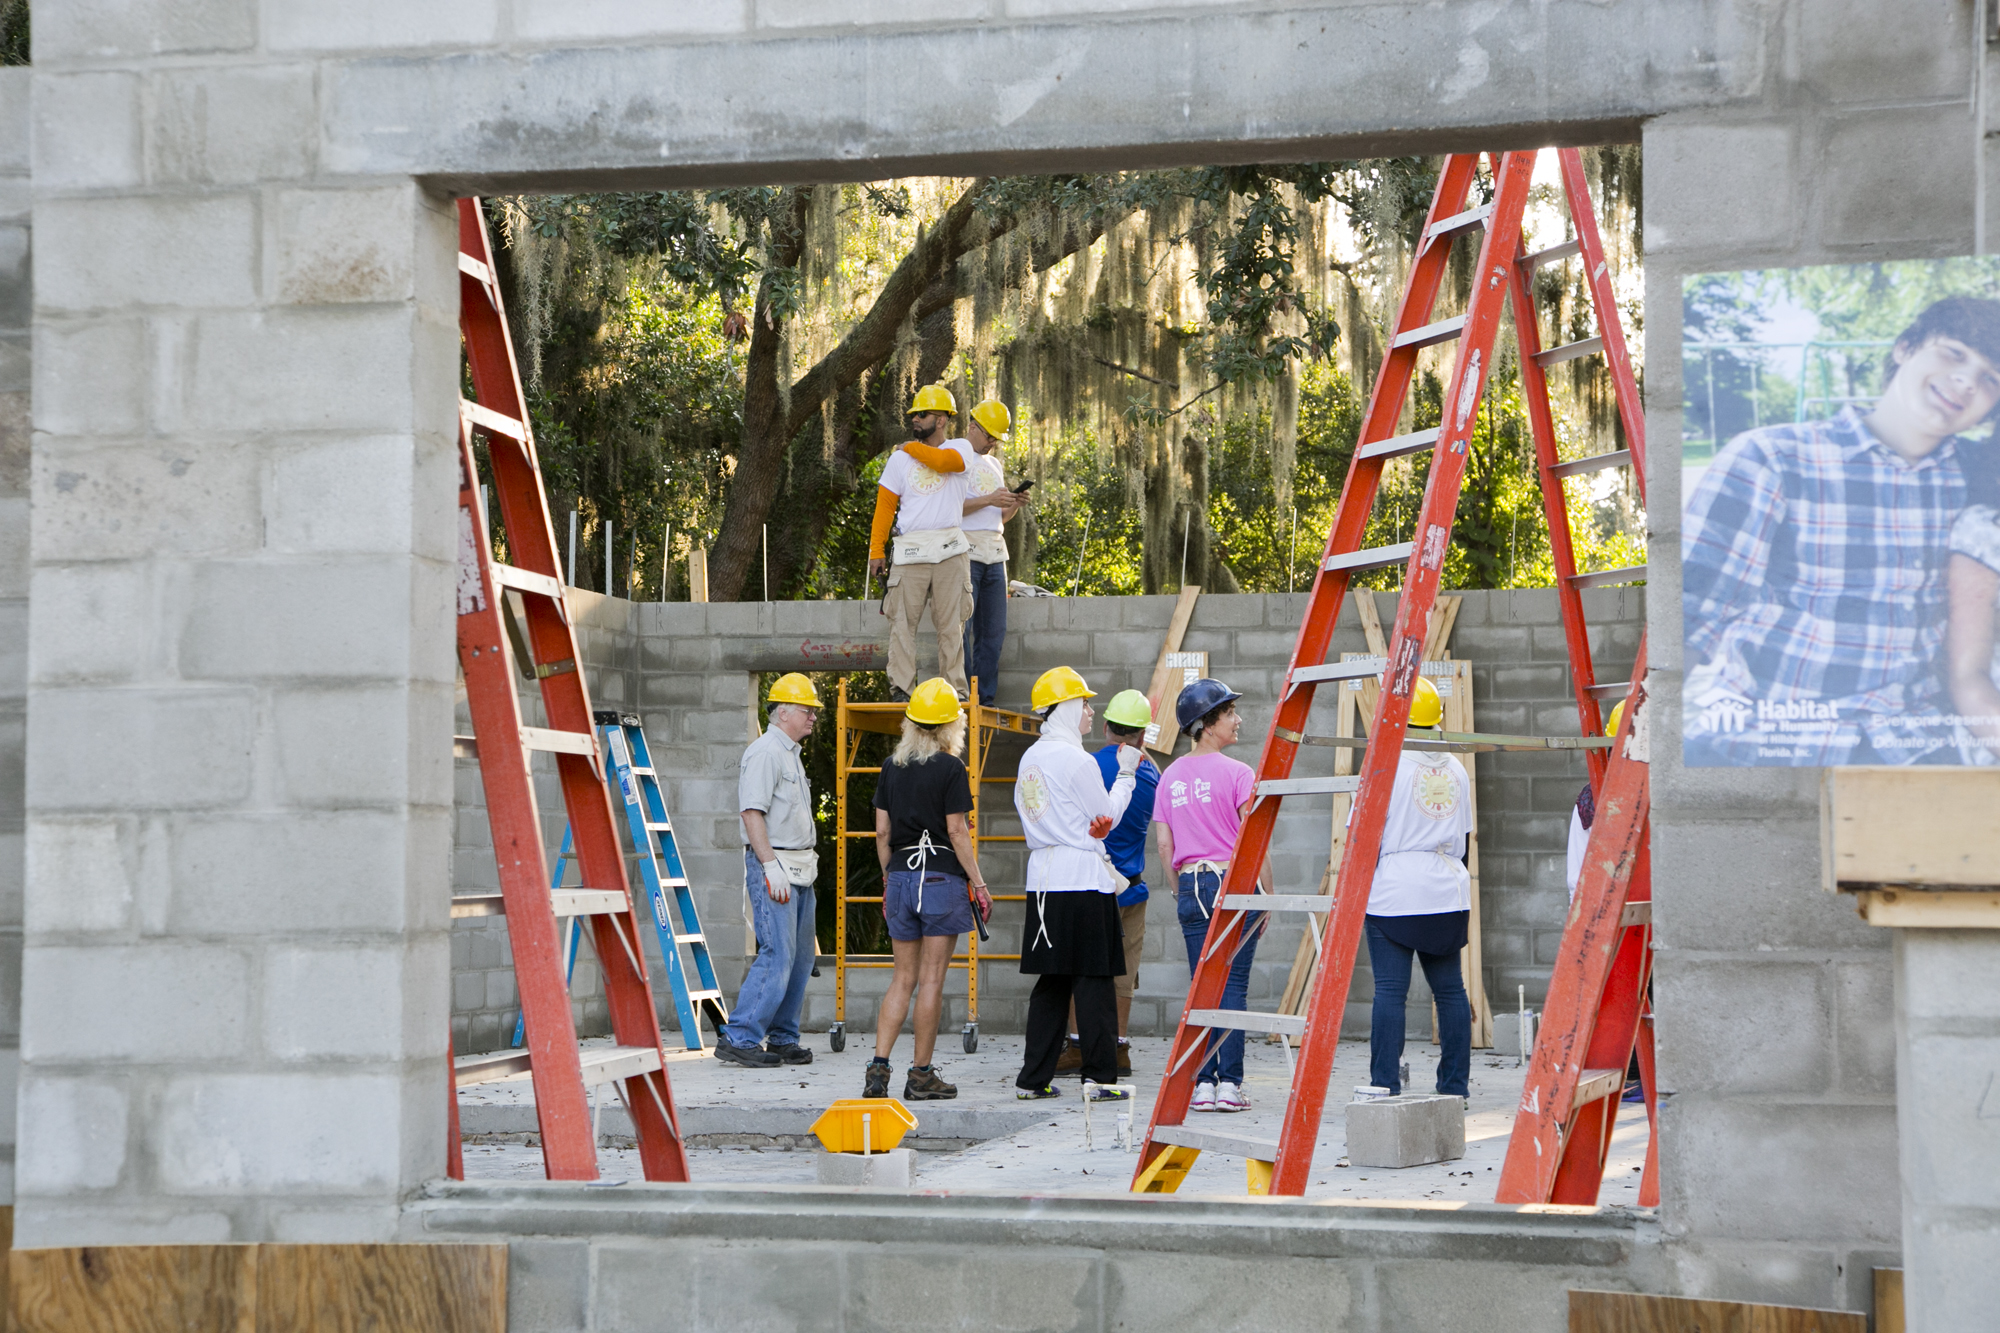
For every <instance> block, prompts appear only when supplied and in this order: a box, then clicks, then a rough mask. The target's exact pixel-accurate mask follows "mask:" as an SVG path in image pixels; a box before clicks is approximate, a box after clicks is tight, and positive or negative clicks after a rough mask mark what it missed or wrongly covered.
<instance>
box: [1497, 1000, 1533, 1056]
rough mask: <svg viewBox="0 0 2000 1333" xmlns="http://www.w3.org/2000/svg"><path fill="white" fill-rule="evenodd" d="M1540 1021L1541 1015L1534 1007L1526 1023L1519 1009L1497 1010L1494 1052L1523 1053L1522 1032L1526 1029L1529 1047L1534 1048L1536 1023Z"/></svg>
mask: <svg viewBox="0 0 2000 1333" xmlns="http://www.w3.org/2000/svg"><path fill="white" fill-rule="evenodd" d="M1540 1021H1541V1015H1540V1014H1539V1013H1537V1012H1536V1011H1535V1010H1533V1009H1530V1010H1528V1021H1527V1022H1526V1023H1525V1024H1523V1023H1522V1021H1521V1013H1520V1010H1519V1009H1502V1010H1500V1011H1498V1012H1496V1013H1495V1014H1494V1015H1493V1054H1495V1055H1506V1056H1515V1057H1519V1056H1520V1055H1522V1054H1523V1052H1522V1050H1521V1034H1522V1032H1523V1031H1524V1030H1525V1031H1526V1033H1527V1037H1528V1046H1529V1049H1530V1050H1532V1049H1533V1047H1534V1041H1535V1025H1536V1024H1537V1023H1539V1022H1540Z"/></svg>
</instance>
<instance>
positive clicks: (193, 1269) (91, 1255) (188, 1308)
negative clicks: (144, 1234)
mask: <svg viewBox="0 0 2000 1333" xmlns="http://www.w3.org/2000/svg"><path fill="white" fill-rule="evenodd" d="M7 1270H8V1284H9V1292H8V1298H9V1299H8V1313H9V1320H8V1329H9V1333H72V1331H73V1330H76V1329H91V1330H93V1333H182V1330H186V1329H202V1330H215V1331H216V1333H350V1331H353V1333H358V1331H359V1330H364V1329H391V1328H393V1329H396V1330H398V1331H399V1333H504V1330H505V1329H506V1327H507V1247H506V1246H505V1245H92V1246H81V1247H76V1248H70V1249H52V1250H15V1251H13V1253H12V1254H10V1255H9V1256H8V1265H7Z"/></svg>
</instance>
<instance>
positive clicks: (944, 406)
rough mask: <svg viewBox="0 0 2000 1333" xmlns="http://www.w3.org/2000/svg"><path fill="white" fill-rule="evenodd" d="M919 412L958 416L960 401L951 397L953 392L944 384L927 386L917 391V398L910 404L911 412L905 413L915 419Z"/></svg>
mask: <svg viewBox="0 0 2000 1333" xmlns="http://www.w3.org/2000/svg"><path fill="white" fill-rule="evenodd" d="M919 412H949V413H951V414H952V415H953V416H957V415H958V400H957V399H955V398H953V397H952V396H951V390H950V389H947V388H945V387H944V385H942V384H926V385H925V386H924V387H923V388H921V389H919V390H917V396H916V398H915V399H913V400H912V401H911V403H910V410H909V411H907V412H905V413H903V415H904V416H906V417H913V416H915V415H916V414H917V413H919Z"/></svg>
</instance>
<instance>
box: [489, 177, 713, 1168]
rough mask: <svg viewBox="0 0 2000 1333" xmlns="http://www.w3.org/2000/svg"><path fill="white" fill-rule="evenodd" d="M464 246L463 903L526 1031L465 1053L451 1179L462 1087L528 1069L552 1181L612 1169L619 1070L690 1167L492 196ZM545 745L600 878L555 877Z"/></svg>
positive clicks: (621, 1090) (630, 1101)
mask: <svg viewBox="0 0 2000 1333" xmlns="http://www.w3.org/2000/svg"><path fill="white" fill-rule="evenodd" d="M458 248H459V256H458V270H459V327H460V331H461V332H462V333H463V335H464V339H465V353H466V359H467V361H468V362H469V363H470V365H471V369H472V384H473V392H474V393H475V395H476V396H477V399H478V401H476V402H470V401H463V400H461V402H460V403H459V449H458V455H459V477H458V586H457V607H458V662H459V668H460V670H461V671H462V672H463V673H464V676H465V691H466V700H467V703H468V704H469V706H470V708H471V711H472V728H473V733H474V739H475V741H476V743H477V749H478V755H479V777H480V781H481V783H482V784H484V786H485V789H486V812H487V816H488V818H489V819H490V821H491V823H492V826H493V851H494V855H495V857H496V858H497V859H498V861H499V865H500V892H499V893H497V894H479V895H460V896H456V897H454V898H453V900H452V915H453V916H454V917H457V916H487V915H494V914H498V913H504V914H505V915H506V917H507V940H508V945H509V947H510V949H511V950H512V952H513V956H514V982H515V986H516V988H517V989H518V990H519V992H520V997H521V1016H522V1020H523V1023H524V1024H525V1026H526V1029H527V1041H526V1044H525V1045H524V1046H522V1047H521V1048H519V1049H514V1050H506V1051H498V1052H495V1053H493V1054H490V1055H468V1056H463V1057H461V1058H459V1059H457V1060H455V1061H453V1068H452V1084H453V1086H452V1093H451V1118H450V1135H451V1163H450V1169H451V1175H452V1176H453V1178H454V1179H463V1178H464V1175H465V1169H464V1162H463V1158H462V1155H461V1152H460V1147H459V1131H458V1092H457V1090H458V1089H459V1088H462V1087H466V1086H468V1085H470V1084H474V1083H486V1082H493V1081H497V1080H500V1079H509V1078H518V1077H520V1076H521V1075H523V1074H525V1075H527V1076H528V1077H529V1078H530V1079H532V1080H533V1083H534V1090H535V1115H536V1118H537V1120H538V1121H539V1123H540V1128H541V1142H542V1161H543V1163H544V1165H545V1167H546V1169H547V1171H548V1177H549V1179H551V1180H595V1179H597V1143H596V1133H595V1129H594V1127H593V1123H592V1119H591V1108H590V1105H589V1100H588V1098H589V1094H588V1092H587V1089H589V1088H595V1087H598V1086H600V1085H602V1084H606V1083H609V1084H611V1085H612V1086H613V1087H614V1088H615V1089H616V1090H617V1092H618V1095H619V1097H620V1098H621V1100H622V1101H623V1102H624V1104H625V1109H626V1111H627V1112H628V1113H629V1114H630V1115H631V1117H632V1123H633V1126H634V1128H635V1130H636V1133H637V1137H638V1141H639V1160H640V1164H641V1166H642V1168H643V1170H644V1172H645V1176H646V1179H648V1180H686V1179H687V1178H688V1169H687V1153H686V1150H685V1146H684V1144H683V1143H682V1140H681V1135H680V1123H679V1117H678V1116H677V1114H676V1113H675V1110H674V1098H673V1089H672V1088H671V1087H670V1086H669V1084H668V1081H667V1069H666V1058H665V1052H664V1051H663V1050H662V1049H661V1046H660V1024H659V1016H658V1014H657V1012H656V1011H655V1010H654V1008H653V991H652V987H651V986H650V985H648V984H647V981H646V963H645V954H644V952H643V951H642V948H641V945H640V940H641V939H642V936H641V934H640V928H639V922H638V919H637V917H636V916H635V915H634V914H633V911H632V897H631V893H630V891H629V887H628V885H627V883H626V879H625V857H624V850H623V848H622V847H621V846H620V845H619V841H618V825H617V820H616V817H615V815H614V814H613V812H612V809H611V796H610V792H609V789H608V788H607V787H606V785H605V781H604V756H603V754H602V753H601V752H600V751H599V748H598V739H597V733H596V729H595V728H594V727H593V725H592V722H591V710H590V694H589V691H588V690H587V689H586V687H585V685H584V679H583V673H582V672H581V671H579V670H578V669H577V660H578V659H577V644H576V633H575V629H574V627H573V626H572V625H571V623H570V619H569V608H568V606H567V604H566V603H565V601H564V598H563V585H562V578H561V575H560V572H559V566H558V565H557V563H556V541H555V529H554V528H553V527H552V526H551V525H550V523H549V506H548V497H547V496H546V495H545V494H544V493H543V491H542V476H541V470H540V468H539V467H538V466H537V464H536V461H535V442H534V437H533V435H532V433H531V432H530V430H529V428H528V413H527V404H526V401H525V399H524V398H523V396H522V393H521V379H520V374H519V371H518V369H517V367H516V366H515V364H514V345H513V342H512V341H511V340H510V339H509V337H508V333H507V313H506V310H505V309H504V308H503V306H502V304H501V299H500V289H499V286H498V285H497V283H496V282H495V279H494V272H493V252H492V247H491V245H490V243H489V241H488V238H487V234H486V222H485V219H484V218H483V217H482V216H481V214H480V209H479V201H478V200H477V199H461V200H459V201H458ZM475 435H476V436H478V437H480V438H483V439H484V440H485V442H486V446H487V455H488V458H489V460H490V463H491V468H492V478H493V494H494V497H495V498H496V499H497V500H498V501H499V508H500V522H501V524H502V525H503V527H504V531H505V537H506V542H507V555H508V559H509V560H510V561H511V563H510V564H505V565H503V564H499V563H498V562H496V561H495V560H494V559H493V552H492V548H491V546H490V543H489V538H488V533H489V529H488V527H487V523H486V515H485V513H484V512H483V511H484V506H483V504H482V503H481V498H480V488H479V481H478V477H479V473H478V469H477V464H476V456H475V453H474V449H473V441H474V437H475ZM509 592H512V593H513V594H515V595H517V596H518V597H519V598H520V602H521V608H522V612H523V615H522V617H521V618H522V620H523V621H524V622H525V626H524V629H525V632H524V633H523V635H522V638H521V640H520V642H521V644H522V645H523V646H524V647H525V648H526V649H527V656H528V657H529V659H530V660H529V661H525V662H521V663H519V664H518V665H519V669H520V670H521V671H522V674H523V675H532V677H533V678H534V679H535V680H536V681H537V682H538V684H539V685H540V687H541V692H542V707H543V710H544V712H545V713H546V714H547V721H548V725H547V726H546V727H529V726H524V725H522V722H521V710H520V703H519V700H518V699H517V698H516V696H515V693H514V672H515V670H516V664H515V663H514V662H512V661H511V660H510V654H509V651H508V648H507V631H508V626H507V622H506V619H505V618H504V614H505V613H504V611H503V603H502V598H503V597H505V596H506V595H507V594H508V593H509ZM535 751H542V752H545V753H548V754H552V755H554V756H555V763H556V772H557V775H558V777H559V778H560V780H561V784H562V794H563V804H564V806H565V807H567V809H568V813H569V822H570V827H571V829H572V830H573V834H574V843H575V849H576V855H577V864H578V866H579V868H580V871H581V883H582V884H583V885H584V886H585V887H581V888H574V889H556V890H553V891H552V890H551V889H550V888H549V882H550V877H549V861H548V855H547V849H546V848H545V847H544V846H543V843H542V823H541V815H540V812H539V811H538V810H537V809H536V806H535V790H534V782H533V779H532V776H531V774H530V771H529V757H530V755H531V754H532V753H533V752H535ZM558 917H580V918H582V919H584V920H585V921H587V922H588V923H589V927H590V929H589V937H590V940H591V943H592V946H593V947H594V948H595V949H596V952H597V960H598V964H599V968H600V970H601V971H602V973H603V977H604V993H605V998H606V1000H607V1001H608V1004H609V1008H610V1012H611V1031H612V1038H613V1044H612V1046H611V1047H609V1048H608V1049H603V1050H593V1051H591V1052H590V1053H589V1054H588V1055H585V1054H584V1053H583V1052H582V1051H581V1049H580V1048H579V1046H578V1044H577V1037H576V1025H575V1023H574V1022H573V1021H572V1018H571V1014H570V1003H569V988H568V986H567V985H565V983H564V979H563V978H564V967H563V953H562V943H561V936H560V933H559V931H558V929H557V926H556V918H558Z"/></svg>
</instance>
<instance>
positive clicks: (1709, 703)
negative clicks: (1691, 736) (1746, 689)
mask: <svg viewBox="0 0 2000 1333" xmlns="http://www.w3.org/2000/svg"><path fill="white" fill-rule="evenodd" d="M1695 703H1696V707H1697V708H1698V709H1699V710H1700V711H1699V712H1697V713H1696V714H1695V725H1694V733H1695V734H1696V735H1702V734H1704V733H1710V734H1714V735H1722V734H1723V733H1725V732H1740V731H1742V730H1743V729H1744V727H1745V726H1746V725H1747V724H1748V723H1749V721H1750V717H1751V714H1752V713H1755V712H1757V711H1758V710H1759V709H1761V708H1763V707H1764V706H1765V705H1763V704H1752V703H1751V701H1750V700H1749V699H1748V698H1747V697H1746V696H1744V695H1741V694H1738V693H1737V692H1736V691H1734V690H1731V689H1724V688H1722V687H1720V686H1718V687H1716V688H1715V689H1713V690H1710V691H1709V692H1708V693H1707V694H1704V695H1703V696H1702V697H1701V698H1700V699H1698V700H1696V701H1695Z"/></svg>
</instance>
